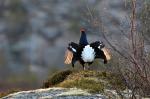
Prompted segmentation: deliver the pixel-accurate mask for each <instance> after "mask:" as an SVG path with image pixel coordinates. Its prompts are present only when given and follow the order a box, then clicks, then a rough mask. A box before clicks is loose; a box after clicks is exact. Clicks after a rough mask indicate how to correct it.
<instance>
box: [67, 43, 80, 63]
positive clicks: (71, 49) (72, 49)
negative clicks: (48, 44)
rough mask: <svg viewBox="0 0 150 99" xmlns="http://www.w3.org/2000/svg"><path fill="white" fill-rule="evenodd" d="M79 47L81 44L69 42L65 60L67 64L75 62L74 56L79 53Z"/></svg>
mask: <svg viewBox="0 0 150 99" xmlns="http://www.w3.org/2000/svg"><path fill="white" fill-rule="evenodd" d="M78 47H79V45H78V44H76V43H74V42H71V43H69V45H68V48H67V50H66V53H65V61H64V63H65V64H70V63H71V62H72V61H74V62H75V60H74V59H75V58H74V57H75V56H76V54H77V50H78ZM74 62H73V63H74Z"/></svg>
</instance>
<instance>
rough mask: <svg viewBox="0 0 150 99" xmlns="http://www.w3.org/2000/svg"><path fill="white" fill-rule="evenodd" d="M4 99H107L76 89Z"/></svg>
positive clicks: (26, 93)
mask: <svg viewBox="0 0 150 99" xmlns="http://www.w3.org/2000/svg"><path fill="white" fill-rule="evenodd" d="M2 99H107V98H106V96H104V95H101V94H90V93H88V92H86V91H84V90H81V89H76V88H70V89H67V88H48V89H37V90H32V91H22V92H17V93H14V94H10V95H8V96H6V97H3V98H2Z"/></svg>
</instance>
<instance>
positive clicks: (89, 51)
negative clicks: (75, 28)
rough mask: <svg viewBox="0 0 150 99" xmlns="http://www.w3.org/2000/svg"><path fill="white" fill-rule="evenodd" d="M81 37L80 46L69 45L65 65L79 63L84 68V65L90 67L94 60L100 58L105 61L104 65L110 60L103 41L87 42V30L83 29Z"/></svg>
mask: <svg viewBox="0 0 150 99" xmlns="http://www.w3.org/2000/svg"><path fill="white" fill-rule="evenodd" d="M80 32H81V37H80V40H79V44H77V43H74V42H71V43H69V45H68V48H67V51H66V55H65V63H66V64H70V63H71V64H72V66H73V67H74V64H75V63H76V62H77V61H79V62H80V64H81V65H82V66H83V68H84V64H85V63H87V64H88V65H90V64H92V63H93V61H94V59H96V58H100V59H103V60H104V64H106V63H107V61H108V60H109V59H110V55H109V53H108V51H107V50H106V48H105V45H104V44H103V42H101V41H96V42H92V43H90V44H89V43H88V42H87V38H86V34H85V30H84V29H81V30H80Z"/></svg>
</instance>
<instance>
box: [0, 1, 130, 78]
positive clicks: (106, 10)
mask: <svg viewBox="0 0 150 99" xmlns="http://www.w3.org/2000/svg"><path fill="white" fill-rule="evenodd" d="M123 5H124V2H122V1H121V0H88V1H87V2H85V1H82V0H80V1H78V2H77V1H75V0H67V1H66V0H1V1H0V41H2V42H0V52H1V53H2V54H0V70H1V71H3V70H4V71H7V72H9V74H11V73H16V74H18V73H26V72H27V71H31V72H34V73H36V74H37V75H38V76H39V77H41V75H46V73H47V72H48V71H49V70H50V68H54V67H56V66H58V67H61V68H63V66H64V64H63V60H64V51H65V47H66V46H67V44H68V42H70V41H74V42H78V37H79V28H80V27H83V26H84V27H86V28H88V33H92V32H93V33H99V32H101V31H98V30H99V29H98V28H95V27H93V26H92V25H91V24H89V23H90V21H92V20H93V19H97V18H99V19H100V20H102V22H103V23H105V26H106V27H107V30H108V31H109V32H110V34H108V37H109V38H110V39H112V40H114V41H113V42H118V41H119V40H120V41H122V42H123V43H124V42H126V38H125V37H124V36H122V35H121V34H120V31H118V26H120V24H122V23H124V26H125V29H127V28H129V27H127V26H128V22H127V21H126V20H125V17H126V16H127V10H126V9H125V8H124V6H123ZM88 7H91V8H95V9H96V12H95V14H94V15H95V16H93V17H89V16H90V12H89V11H88ZM97 13H98V14H99V15H100V16H97ZM109 16H111V18H110V17H109ZM91 18H93V19H91ZM112 23H115V24H116V25H114V24H112ZM112 33H113V35H112ZM88 38H89V41H92V40H93V41H95V40H96V39H97V40H102V39H103V38H101V37H98V36H97V35H90V36H88ZM115 40H116V41H115ZM0 73H3V74H4V72H0ZM5 73H6V72H5ZM39 73H40V74H39ZM41 73H43V74H41ZM0 75H1V74H0ZM6 75H8V74H6Z"/></svg>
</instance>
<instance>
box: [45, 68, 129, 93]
mask: <svg viewBox="0 0 150 99" xmlns="http://www.w3.org/2000/svg"><path fill="white" fill-rule="evenodd" d="M44 86H45V87H53V86H57V87H64V88H73V87H77V88H81V89H86V90H87V91H89V92H92V93H99V92H103V90H104V89H105V88H106V89H114V90H124V89H125V87H126V86H125V83H124V80H123V78H122V77H121V76H120V75H119V74H115V73H111V72H105V71H103V72H100V71H91V70H85V71H70V70H67V71H62V72H58V73H55V74H54V75H53V76H51V77H50V78H49V79H48V80H47V81H46V82H45V83H44Z"/></svg>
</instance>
